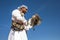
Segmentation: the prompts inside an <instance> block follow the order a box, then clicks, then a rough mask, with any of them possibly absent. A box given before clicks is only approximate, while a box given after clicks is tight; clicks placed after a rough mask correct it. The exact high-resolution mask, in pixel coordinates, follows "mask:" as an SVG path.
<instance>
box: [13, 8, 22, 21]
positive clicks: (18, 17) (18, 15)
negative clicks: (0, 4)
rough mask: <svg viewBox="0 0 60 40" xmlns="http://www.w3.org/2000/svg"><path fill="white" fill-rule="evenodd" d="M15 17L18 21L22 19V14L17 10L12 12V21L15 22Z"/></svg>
mask: <svg viewBox="0 0 60 40" xmlns="http://www.w3.org/2000/svg"><path fill="white" fill-rule="evenodd" d="M14 17H16V19H17V20H21V19H22V17H21V15H20V12H19V11H18V10H17V9H16V10H13V11H12V20H15V18H14Z"/></svg>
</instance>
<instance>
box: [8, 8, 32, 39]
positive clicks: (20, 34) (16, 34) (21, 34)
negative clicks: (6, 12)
mask: <svg viewBox="0 0 60 40" xmlns="http://www.w3.org/2000/svg"><path fill="white" fill-rule="evenodd" d="M13 16H15V17H16V18H17V19H18V20H22V21H23V22H24V23H26V22H27V20H26V19H25V18H24V16H23V17H22V16H21V13H20V11H19V10H18V9H15V10H13V12H12V20H15V19H14V18H13ZM29 22H30V21H29ZM30 28H32V26H30V25H27V26H25V30H23V31H13V30H12V29H11V30H10V33H9V36H8V40H28V38H27V34H26V31H27V30H29V29H30Z"/></svg>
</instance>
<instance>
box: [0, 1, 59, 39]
mask: <svg viewBox="0 0 60 40" xmlns="http://www.w3.org/2000/svg"><path fill="white" fill-rule="evenodd" d="M22 4H24V5H27V6H28V12H27V13H26V14H25V17H26V19H27V20H28V19H29V18H30V17H31V16H32V15H34V14H35V13H38V14H39V15H40V16H41V18H42V20H43V21H42V24H41V25H39V26H36V27H35V31H33V30H32V29H30V30H29V31H28V33H27V34H28V39H29V40H60V0H0V40H7V39H8V34H9V32H10V27H11V16H12V15H11V14H12V13H11V12H12V10H14V9H16V8H17V7H18V6H21V5H22Z"/></svg>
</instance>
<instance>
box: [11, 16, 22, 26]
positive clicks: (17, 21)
mask: <svg viewBox="0 0 60 40" xmlns="http://www.w3.org/2000/svg"><path fill="white" fill-rule="evenodd" d="M12 17H13V18H14V20H13V21H14V22H16V23H19V24H21V25H22V24H23V22H22V20H17V18H16V17H15V16H12Z"/></svg>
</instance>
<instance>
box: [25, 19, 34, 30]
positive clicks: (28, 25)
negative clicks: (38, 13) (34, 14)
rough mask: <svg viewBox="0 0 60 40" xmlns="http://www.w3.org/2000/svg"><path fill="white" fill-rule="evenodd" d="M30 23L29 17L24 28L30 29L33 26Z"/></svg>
mask: <svg viewBox="0 0 60 40" xmlns="http://www.w3.org/2000/svg"><path fill="white" fill-rule="evenodd" d="M30 24H31V19H29V20H28V24H27V26H26V27H25V29H26V30H29V29H31V28H32V27H33V26H31V25H30Z"/></svg>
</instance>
